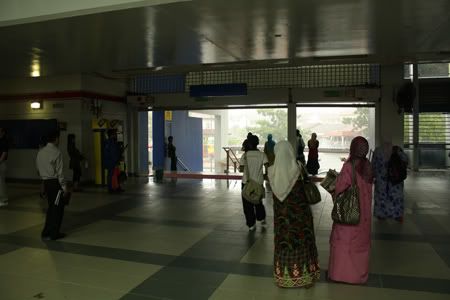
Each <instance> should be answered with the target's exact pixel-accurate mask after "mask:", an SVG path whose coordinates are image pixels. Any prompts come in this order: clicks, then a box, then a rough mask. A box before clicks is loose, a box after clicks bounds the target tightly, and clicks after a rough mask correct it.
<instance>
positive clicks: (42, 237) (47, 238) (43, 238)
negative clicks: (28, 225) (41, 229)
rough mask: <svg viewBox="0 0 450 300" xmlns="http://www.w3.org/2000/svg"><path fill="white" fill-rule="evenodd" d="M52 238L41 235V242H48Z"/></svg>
mask: <svg viewBox="0 0 450 300" xmlns="http://www.w3.org/2000/svg"><path fill="white" fill-rule="evenodd" d="M51 239H52V238H51V237H49V236H48V235H41V240H43V241H50V240H51Z"/></svg>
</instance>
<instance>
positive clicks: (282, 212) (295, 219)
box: [273, 181, 320, 288]
mask: <svg viewBox="0 0 450 300" xmlns="http://www.w3.org/2000/svg"><path fill="white" fill-rule="evenodd" d="M273 206H274V230H275V241H274V242H275V251H274V270H273V272H274V278H275V281H276V283H277V285H278V286H280V287H288V288H290V287H309V286H311V285H313V284H314V282H315V281H316V280H318V279H319V277H320V268H319V260H318V253H317V248H316V241H315V236H314V225H313V216H312V212H311V208H310V207H309V204H308V202H307V201H306V197H305V194H304V189H303V184H302V183H301V182H300V181H298V182H297V184H296V185H295V186H294V187H293V189H292V191H291V193H290V194H289V195H288V196H287V198H286V199H285V200H284V201H282V202H281V201H279V200H278V199H276V197H274V201H273Z"/></svg>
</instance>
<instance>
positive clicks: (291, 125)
mask: <svg viewBox="0 0 450 300" xmlns="http://www.w3.org/2000/svg"><path fill="white" fill-rule="evenodd" d="M287 115H288V122H287V123H288V134H287V136H288V141H289V142H290V143H291V145H292V147H294V149H296V147H297V136H296V130H297V106H296V105H295V102H294V101H293V100H292V92H291V90H290V89H289V102H288V114H287Z"/></svg>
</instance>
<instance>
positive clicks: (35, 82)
mask: <svg viewBox="0 0 450 300" xmlns="http://www.w3.org/2000/svg"><path fill="white" fill-rule="evenodd" d="M0 91H1V94H0V119H4V120H12V119H15V120H20V119H22V120H28V119H57V120H58V121H59V122H65V123H66V124H67V130H66V131H62V132H61V144H60V149H61V150H62V153H63V159H64V165H65V170H64V172H65V175H66V176H67V178H71V176H72V172H71V171H70V170H69V168H68V166H69V157H68V154H67V150H66V148H67V134H69V133H73V134H75V135H76V137H77V141H76V143H77V147H78V148H79V149H80V151H81V152H82V153H83V154H84V155H85V156H86V157H87V161H88V163H89V167H88V168H87V169H83V178H82V180H93V178H94V170H93V168H92V167H93V165H94V164H93V159H94V154H93V135H92V119H93V118H95V117H96V116H95V114H94V113H93V112H92V104H93V100H92V99H88V98H86V97H84V96H83V95H84V94H83V93H84V92H89V93H93V92H94V93H97V94H96V95H95V97H99V98H100V97H102V96H103V95H104V96H105V97H106V98H108V99H109V98H111V97H112V98H114V97H115V96H124V95H125V84H124V83H123V82H120V81H115V80H114V81H113V80H107V79H104V78H97V77H94V76H82V75H80V74H75V75H67V76H59V77H37V78H24V79H4V80H0ZM77 95H78V96H77ZM110 96H111V97H110ZM35 98H38V99H40V100H42V101H43V109H40V110H32V109H31V108H30V102H31V100H32V99H35ZM116 98H117V97H116ZM118 99H119V98H118ZM97 104H99V105H100V106H101V116H100V117H101V118H105V119H108V120H120V121H121V122H122V123H123V124H124V127H125V124H126V120H127V115H126V108H127V106H126V104H125V103H120V102H113V101H110V100H98V101H97ZM124 140H125V143H127V136H126V135H125V136H124ZM36 154H37V149H21V150H17V149H11V150H10V153H9V159H8V172H7V176H8V177H9V178H17V179H38V175H37V172H36V169H35V157H36Z"/></svg>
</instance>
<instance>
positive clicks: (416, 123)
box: [412, 63, 420, 171]
mask: <svg viewBox="0 0 450 300" xmlns="http://www.w3.org/2000/svg"><path fill="white" fill-rule="evenodd" d="M413 83H414V87H415V89H416V98H414V104H413V165H412V168H413V170H414V171H419V160H420V149H419V68H418V65H417V63H414V64H413Z"/></svg>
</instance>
